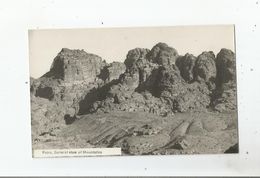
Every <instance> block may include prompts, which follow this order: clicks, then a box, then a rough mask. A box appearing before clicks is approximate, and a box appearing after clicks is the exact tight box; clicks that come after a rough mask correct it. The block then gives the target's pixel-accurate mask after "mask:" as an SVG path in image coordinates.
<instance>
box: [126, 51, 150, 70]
mask: <svg viewBox="0 0 260 178" xmlns="http://www.w3.org/2000/svg"><path fill="white" fill-rule="evenodd" d="M149 52H150V50H149V49H145V48H135V49H132V50H130V51H128V53H127V56H126V60H125V62H124V63H125V65H126V67H127V68H131V67H133V66H134V65H136V63H137V61H138V63H139V65H141V64H142V63H145V61H146V60H147V54H148V53H149Z"/></svg>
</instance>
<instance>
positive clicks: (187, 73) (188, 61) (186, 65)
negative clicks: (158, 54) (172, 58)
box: [176, 53, 196, 82]
mask: <svg viewBox="0 0 260 178" xmlns="http://www.w3.org/2000/svg"><path fill="white" fill-rule="evenodd" d="M195 62H196V57H195V56H193V55H192V54H189V53H187V54H185V56H182V57H179V58H178V59H177V61H176V65H177V66H178V68H179V70H180V73H181V76H182V78H183V79H184V80H185V81H186V82H192V81H193V68H194V66H195Z"/></svg>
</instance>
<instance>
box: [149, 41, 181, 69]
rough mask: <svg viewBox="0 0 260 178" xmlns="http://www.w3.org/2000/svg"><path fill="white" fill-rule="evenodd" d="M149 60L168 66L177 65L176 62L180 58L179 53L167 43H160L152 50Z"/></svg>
mask: <svg viewBox="0 0 260 178" xmlns="http://www.w3.org/2000/svg"><path fill="white" fill-rule="evenodd" d="M148 58H149V59H150V60H151V61H152V62H154V63H157V64H159V65H163V66H168V65H172V64H175V61H176V59H177V58H178V52H177V50H176V49H174V48H172V47H169V46H168V45H167V44H165V43H158V44H156V45H155V46H154V47H153V48H152V50H151V52H150V53H149V57H148Z"/></svg>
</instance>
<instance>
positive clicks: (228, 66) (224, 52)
mask: <svg viewBox="0 0 260 178" xmlns="http://www.w3.org/2000/svg"><path fill="white" fill-rule="evenodd" d="M235 60H236V58H235V53H234V52H233V51H231V50H228V49H224V48H223V49H221V50H220V52H219V53H218V55H217V58H216V67H217V71H218V72H217V83H218V85H219V86H221V85H222V84H224V83H228V82H235V81H236V61H235Z"/></svg>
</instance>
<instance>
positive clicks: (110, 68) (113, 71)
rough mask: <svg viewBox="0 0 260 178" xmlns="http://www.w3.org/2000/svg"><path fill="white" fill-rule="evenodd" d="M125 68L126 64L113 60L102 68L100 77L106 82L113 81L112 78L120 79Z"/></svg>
mask: <svg viewBox="0 0 260 178" xmlns="http://www.w3.org/2000/svg"><path fill="white" fill-rule="evenodd" d="M125 70H126V67H125V64H123V63H121V62H112V63H111V64H108V65H107V66H105V67H104V68H103V69H102V70H101V73H100V75H99V78H101V79H102V80H104V81H105V82H111V81H112V80H115V79H118V78H119V76H120V75H121V74H122V73H124V72H125Z"/></svg>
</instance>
